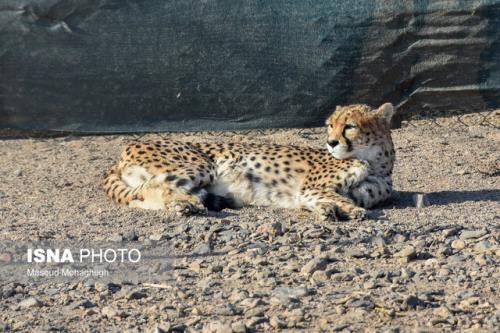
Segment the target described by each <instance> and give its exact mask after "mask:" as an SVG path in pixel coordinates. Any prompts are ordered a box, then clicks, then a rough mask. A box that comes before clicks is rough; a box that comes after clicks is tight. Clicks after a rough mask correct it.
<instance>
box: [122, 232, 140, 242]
mask: <svg viewBox="0 0 500 333" xmlns="http://www.w3.org/2000/svg"><path fill="white" fill-rule="evenodd" d="M138 238H139V237H137V234H136V233H135V231H134V230H130V231H127V232H126V233H125V234H123V239H124V240H126V241H129V242H132V241H136V240H137V239H138Z"/></svg>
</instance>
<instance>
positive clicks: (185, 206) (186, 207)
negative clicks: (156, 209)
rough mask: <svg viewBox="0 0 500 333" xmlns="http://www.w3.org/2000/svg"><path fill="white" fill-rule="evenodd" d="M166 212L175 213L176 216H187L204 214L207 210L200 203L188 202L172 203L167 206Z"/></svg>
mask: <svg viewBox="0 0 500 333" xmlns="http://www.w3.org/2000/svg"><path fill="white" fill-rule="evenodd" d="M167 209H168V210H171V211H173V212H175V213H176V214H177V215H178V216H189V215H193V214H206V213H207V209H206V208H205V206H203V205H202V204H201V203H200V204H198V203H194V202H190V201H187V200H186V201H174V202H171V203H169V204H168V207H167Z"/></svg>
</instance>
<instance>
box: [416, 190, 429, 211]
mask: <svg viewBox="0 0 500 333" xmlns="http://www.w3.org/2000/svg"><path fill="white" fill-rule="evenodd" d="M413 204H414V205H415V207H416V208H418V209H421V208H424V207H427V206H429V200H428V199H427V196H426V195H425V194H423V193H417V194H414V195H413Z"/></svg>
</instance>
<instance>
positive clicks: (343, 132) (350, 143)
mask: <svg viewBox="0 0 500 333" xmlns="http://www.w3.org/2000/svg"><path fill="white" fill-rule="evenodd" d="M345 130H346V128H345V127H344V130H343V131H342V137H344V139H345V142H346V143H347V151H349V152H350V151H352V142H351V140H349V139H348V138H347V137H346V136H345Z"/></svg>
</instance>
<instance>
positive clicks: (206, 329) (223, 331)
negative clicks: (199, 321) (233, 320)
mask: <svg viewBox="0 0 500 333" xmlns="http://www.w3.org/2000/svg"><path fill="white" fill-rule="evenodd" d="M232 332H233V329H232V328H231V325H230V324H228V323H223V322H219V321H216V322H212V323H208V324H206V325H205V326H203V330H202V333H232Z"/></svg>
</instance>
